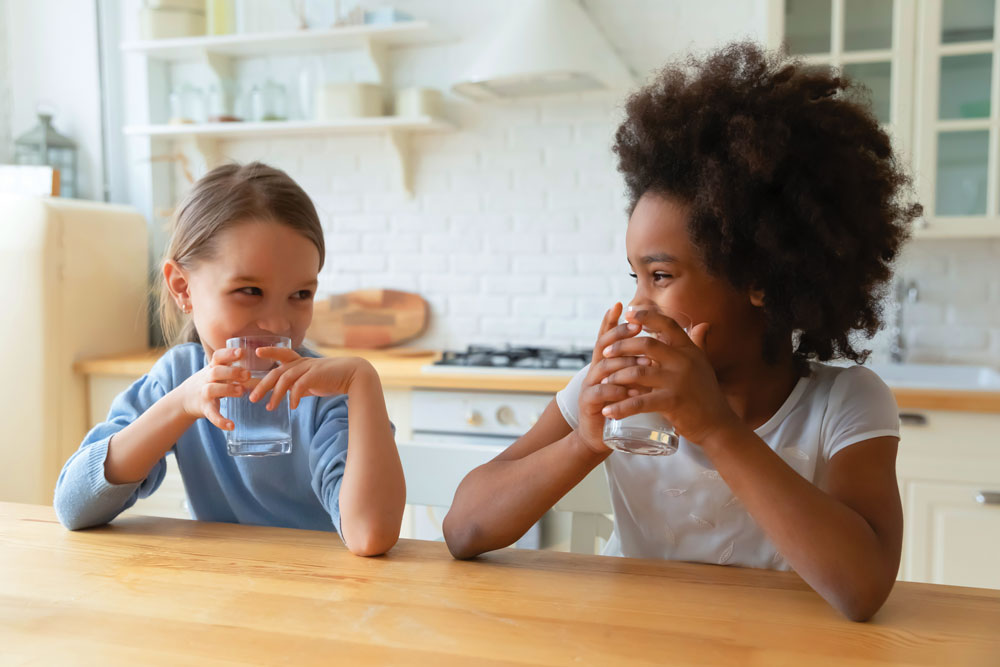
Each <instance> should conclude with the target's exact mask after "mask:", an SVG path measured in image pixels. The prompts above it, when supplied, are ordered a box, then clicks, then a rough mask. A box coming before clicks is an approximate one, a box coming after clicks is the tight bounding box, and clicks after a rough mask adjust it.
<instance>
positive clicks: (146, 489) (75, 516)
mask: <svg viewBox="0 0 1000 667" xmlns="http://www.w3.org/2000/svg"><path fill="white" fill-rule="evenodd" d="M152 374H153V373H152V372H151V374H150V375H144V376H143V377H141V378H140V379H138V380H136V382H135V383H134V384H132V386H131V387H129V388H128V389H127V390H126V391H125V392H123V393H121V394H119V395H118V396H117V397H116V398H115V400H114V402H113V403H112V404H111V410H110V412H109V413H108V418H107V420H106V421H104V422H103V423H101V424H98V425H97V426H95V427H94V428H93V429H92V430H91V431H90V433H88V434H87V436H86V437H85V438H84V439H83V443H82V444H81V445H80V449H78V450H77V451H76V453H74V454H73V456H71V457H70V458H69V460H68V461H66V465H64V466H63V469H62V472H61V473H60V474H59V480H58V481H57V482H56V490H55V498H54V499H53V503H52V504H53V505H54V506H55V510H56V516H58V517H59V521H60V522H62V524H63V525H64V526H65V527H66V528H69V529H70V530H77V529H79V528H89V527H91V526H97V525H100V524H104V523H107V522H109V521H111V520H112V519H114V518H115V517H116V516H118V515H119V514H121V513H122V512H124V511H125V510H127V509H128V508H129V507H131V506H132V505H134V504H135V501H136V500H138V499H139V498H146V497H147V496H149V495H150V494H152V493H153V492H154V491H155V490H156V489H157V487H159V486H160V483H161V482H162V481H163V477H164V475H165V474H166V471H167V465H166V462H165V461H164V460H163V459H160V460H159V461H158V462H157V463H156V465H155V466H153V469H152V470H150V471H149V475H147V476H146V479H144V480H142V481H141V482H134V483H131V484H111V483H110V482H108V480H107V479H106V478H105V477H104V460H105V458H106V457H107V455H108V443H109V442H110V441H111V438H112V436H114V434H116V433H118V431H120V430H122V429H123V428H125V427H126V426H128V425H129V424H131V423H132V422H134V421H135V420H136V419H137V418H138V417H139V415H141V414H142V413H143V412H145V411H146V409H148V408H149V407H150V406H151V405H153V403H155V402H156V401H158V400H160V399H161V398H163V396H165V395H166V393H167V392H166V390H165V389H164V387H163V385H162V384H161V383H160V382H159V381H157V380H156V379H154V378H153V377H152Z"/></svg>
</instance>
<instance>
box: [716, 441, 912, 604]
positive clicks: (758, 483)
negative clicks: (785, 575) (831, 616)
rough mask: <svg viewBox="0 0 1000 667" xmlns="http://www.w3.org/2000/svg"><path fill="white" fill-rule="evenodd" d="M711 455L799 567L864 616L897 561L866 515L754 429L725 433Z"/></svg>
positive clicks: (820, 588)
mask: <svg viewBox="0 0 1000 667" xmlns="http://www.w3.org/2000/svg"><path fill="white" fill-rule="evenodd" d="M704 449H705V452H706V454H707V455H708V456H709V458H710V459H711V460H712V462H713V464H714V465H715V467H716V469H717V470H718V471H719V473H720V474H721V475H722V477H723V478H724V479H725V481H726V482H727V483H728V484H729V487H730V489H731V490H732V491H733V493H734V494H735V495H736V496H737V497H738V498H739V499H740V500H741V501H742V502H743V504H744V506H745V507H746V509H747V511H748V512H749V513H750V514H751V516H753V518H754V520H755V521H756V522H757V523H758V524H759V525H760V526H761V528H762V529H763V530H764V532H765V533H767V535H768V537H770V539H771V541H772V542H774V544H775V546H776V547H777V548H778V551H779V552H780V553H781V554H782V555H783V556H784V557H785V559H786V560H787V561H788V563H789V564H790V565H791V566H792V567H793V568H794V569H795V571H796V572H797V573H798V574H799V575H800V576H801V577H802V578H803V579H805V580H806V582H807V583H809V585H810V586H812V587H813V588H814V589H815V590H816V591H817V592H818V593H820V595H822V596H823V597H824V598H826V599H827V601H829V602H830V603H831V604H832V605H833V606H835V607H837V608H838V609H840V610H841V611H842V612H843V613H844V614H845V615H846V616H848V617H850V618H855V619H857V620H862V619H863V618H866V617H867V616H870V614H871V613H874V611H876V610H877V609H878V607H879V606H880V605H881V602H882V601H883V600H884V599H885V596H886V595H888V592H889V590H890V589H891V587H892V583H893V581H894V580H895V575H896V568H898V562H899V561H898V553H897V554H891V553H889V551H890V550H889V549H887V548H886V546H885V544H884V542H883V541H882V540H880V537H879V535H878V534H877V533H876V531H875V530H874V528H873V527H872V525H871V524H869V522H868V521H867V520H866V519H865V517H863V516H862V515H861V514H859V513H858V512H856V511H855V510H853V509H852V508H850V507H848V506H847V505H845V504H844V503H842V502H840V501H839V500H838V499H836V498H834V497H833V496H831V495H829V494H828V493H826V492H824V491H823V490H821V489H820V488H819V487H817V486H815V485H814V484H812V483H811V482H809V481H808V480H806V479H805V478H803V477H802V476H801V475H799V474H798V473H797V472H796V471H795V470H793V469H792V468H791V467H789V466H788V464H786V463H785V462H784V461H783V460H782V459H781V457H779V456H778V455H777V454H776V453H775V452H774V451H773V450H772V449H771V448H770V447H768V446H767V444H766V443H765V442H764V441H763V440H761V439H760V437H759V436H757V435H756V434H755V433H753V432H752V431H750V430H749V429H744V430H734V431H730V432H728V433H724V434H720V435H719V436H718V437H716V438H714V439H713V441H712V442H708V443H705V444H704Z"/></svg>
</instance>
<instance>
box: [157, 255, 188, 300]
mask: <svg viewBox="0 0 1000 667" xmlns="http://www.w3.org/2000/svg"><path fill="white" fill-rule="evenodd" d="M163 280H164V281H165V282H166V283H167V289H168V290H170V294H171V296H173V297H174V301H176V302H177V305H178V306H180V308H181V310H186V309H187V308H189V307H190V306H189V303H190V300H191V296H190V295H189V294H188V277H187V271H185V270H184V269H183V268H181V265H180V264H178V263H177V262H175V261H174V260H172V259H168V260H167V261H165V262H163Z"/></svg>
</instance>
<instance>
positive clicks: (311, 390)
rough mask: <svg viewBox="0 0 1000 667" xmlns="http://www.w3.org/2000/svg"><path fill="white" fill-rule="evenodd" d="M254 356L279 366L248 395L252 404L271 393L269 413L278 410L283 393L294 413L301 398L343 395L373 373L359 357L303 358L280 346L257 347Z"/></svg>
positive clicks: (268, 403) (293, 351)
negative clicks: (354, 382)
mask: <svg viewBox="0 0 1000 667" xmlns="http://www.w3.org/2000/svg"><path fill="white" fill-rule="evenodd" d="M257 356H258V357H260V358H261V359H271V360H274V361H277V362H280V364H281V365H280V366H278V367H277V368H275V369H273V370H272V371H270V372H269V373H268V374H267V375H265V376H264V377H263V378H262V379H261V380H260V382H258V383H257V385H256V386H255V387H253V389H252V391H251V392H250V400H251V401H252V402H255V403H256V402H257V401H259V400H261V399H262V398H264V396H265V395H267V393H268V392H271V394H270V396H269V397H268V402H267V409H268V410H273V409H274V408H275V407H277V406H278V405H279V404H280V403H281V401H282V399H283V398H284V397H285V394H288V400H289V405H290V407H291V409H292V410H294V409H296V408H297V407H298V406H299V401H300V400H301V399H302V398H303V397H304V396H335V395H338V394H346V393H348V390H349V389H350V387H351V384H352V383H353V381H354V379H355V378H356V377H357V376H358V375H359V374H362V373H368V372H370V373H371V374H375V369H374V368H373V367H372V365H371V364H370V363H368V362H367V361H365V360H364V359H361V358H359V357H332V358H313V357H303V356H300V355H299V354H298V353H297V352H295V350H292V349H289V348H282V347H261V348H257Z"/></svg>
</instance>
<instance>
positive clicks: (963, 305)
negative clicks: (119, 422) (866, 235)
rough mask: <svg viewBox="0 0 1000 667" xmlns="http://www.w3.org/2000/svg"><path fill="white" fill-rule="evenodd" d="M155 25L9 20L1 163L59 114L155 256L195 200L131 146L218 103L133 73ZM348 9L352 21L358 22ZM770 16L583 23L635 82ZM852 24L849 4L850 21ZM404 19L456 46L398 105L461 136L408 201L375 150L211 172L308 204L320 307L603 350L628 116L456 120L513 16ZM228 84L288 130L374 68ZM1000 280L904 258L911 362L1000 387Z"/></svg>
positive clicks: (590, 6)
mask: <svg viewBox="0 0 1000 667" xmlns="http://www.w3.org/2000/svg"><path fill="white" fill-rule="evenodd" d="M799 1H800V2H802V0H799ZM789 2H790V3H791V2H793V0H789ZM142 4H143V3H142V2H140V1H139V0H104V1H102V2H99V3H97V6H96V7H95V3H94V2H76V1H73V0H33V1H31V2H29V1H27V0H0V18H2V19H3V20H2V21H0V42H2V48H0V163H2V162H9V161H10V160H9V157H10V155H11V153H12V146H11V144H12V141H13V139H14V138H15V137H17V136H18V135H20V134H22V133H24V132H25V131H27V130H28V129H29V128H30V127H31V126H33V125H34V123H35V111H36V107H37V105H38V104H40V103H46V104H48V105H50V106H51V107H52V108H53V110H54V111H55V125H56V128H57V129H59V130H60V131H61V132H63V133H64V134H67V135H69V136H71V137H72V138H73V139H74V140H75V141H76V142H77V144H78V147H79V178H78V186H79V188H80V192H81V194H82V196H83V197H85V198H90V199H104V198H105V197H107V198H108V199H110V200H111V201H119V202H123V203H131V204H133V205H136V206H138V207H139V208H140V210H143V211H144V212H146V213H147V215H148V217H150V218H152V219H153V223H152V233H153V238H154V243H155V244H157V245H159V244H161V243H162V238H163V234H162V226H163V224H164V222H165V219H166V216H165V214H166V213H167V210H168V208H169V202H170V201H176V199H177V198H179V197H180V196H182V195H183V192H184V190H185V188H186V186H187V180H186V177H185V176H184V174H183V169H182V168H181V167H182V165H181V164H180V163H178V162H172V163H169V164H168V163H162V162H153V163H151V162H150V160H149V158H150V157H151V156H155V157H162V156H164V155H174V154H176V153H178V152H182V151H183V150H185V147H186V146H185V144H184V143H183V142H176V145H175V143H174V142H170V141H163V140H156V141H150V140H149V139H148V138H146V137H138V138H125V137H124V136H123V135H122V133H121V128H122V126H124V125H143V124H150V123H158V124H162V123H165V122H166V121H167V120H168V118H169V116H170V108H169V106H168V104H169V92H170V91H177V90H179V89H180V88H181V87H183V86H184V85H185V84H186V85H189V86H193V87H196V88H200V89H201V90H202V91H203V92H207V91H208V90H209V89H210V87H211V85H212V81H213V79H212V72H211V70H210V69H209V68H208V67H207V66H206V65H204V64H200V63H178V64H168V65H166V66H162V67H156V66H147V65H146V63H145V59H144V58H143V56H142V55H139V54H134V53H124V54H123V53H122V52H121V50H120V49H119V48H118V46H119V42H127V41H132V40H136V39H138V38H139V36H140V35H139V31H140V27H139V17H140V9H141V7H142ZM238 4H239V6H240V7H241V8H242V10H243V11H242V13H241V16H240V19H239V21H240V24H241V27H242V28H244V29H247V30H254V29H257V30H260V29H264V28H267V29H270V30H281V29H289V30H293V29H295V28H296V27H297V21H298V19H297V17H296V15H295V12H294V11H293V9H294V7H295V4H296V3H292V2H281V1H279V0H274V1H273V2H267V1H265V0H258V1H257V2H243V3H238ZM332 4H333V3H322V2H311V3H305V6H306V7H307V8H308V9H309V10H310V11H312V15H311V19H312V20H323V16H322V13H323V12H324V11H329V7H330V6H332ZM341 4H342V7H341V9H342V11H345V12H346V11H348V10H349V9H351V8H352V6H353V5H354V4H355V3H351V2H343V3H341ZM774 4H775V3H773V2H771V1H769V0H746V1H738V2H734V1H731V0H730V1H727V0H702V1H700V2H697V3H692V2H680V1H677V2H672V1H664V0H585V1H584V2H583V6H584V8H585V9H586V10H587V12H588V13H589V15H590V17H591V19H592V20H593V22H594V24H595V25H596V26H597V27H598V29H599V30H600V31H601V32H602V33H603V35H604V36H605V37H606V38H607V41H608V42H609V44H610V46H611V48H612V49H613V51H614V52H615V53H616V54H617V55H618V57H619V58H620V59H621V61H622V62H623V63H624V65H625V66H626V67H627V68H628V69H629V70H630V71H631V73H632V74H633V76H634V78H635V80H636V82H641V81H643V80H645V79H646V78H647V77H648V76H649V75H650V74H651V72H653V71H655V69H656V68H657V67H658V66H660V65H662V64H663V63H665V62H666V61H668V60H670V59H673V58H676V57H679V56H682V55H683V54H685V53H687V52H688V51H690V50H694V51H698V52H703V51H704V50H706V49H708V48H711V47H714V46H717V45H719V44H722V43H724V42H727V41H730V40H733V39H738V38H750V39H755V40H758V41H762V42H766V41H767V40H768V31H769V30H772V29H773V28H772V22H773V21H771V22H769V11H773V7H774ZM806 4H807V5H808V4H809V3H808V2H806ZM889 4H890V5H891V4H892V3H891V2H889ZM897 4H900V3H897ZM959 4H961V3H959ZM967 4H970V5H976V4H979V5H983V4H985V5H989V6H991V7H992V2H987V3H967ZM778 6H779V7H780V4H779V5H778ZM851 6H852V3H851V2H850V1H848V2H847V7H848V10H849V11H850V8H851ZM393 7H395V8H396V9H398V10H401V11H403V12H405V13H407V14H409V15H411V16H413V17H414V18H417V19H421V20H425V21H427V22H428V23H429V24H430V25H432V26H433V27H434V29H435V31H438V32H439V33H440V35H441V38H440V40H437V41H434V40H432V41H430V42H429V43H426V44H420V45H416V46H412V47H404V48H395V49H393V50H391V51H390V52H389V55H388V60H389V66H388V76H387V80H386V81H385V88H386V90H388V91H393V90H398V89H402V88H405V87H408V86H414V85H416V86H424V87H430V88H436V89H439V90H441V91H443V92H444V112H443V115H444V117H445V118H446V119H447V120H448V121H450V123H451V124H452V125H453V129H448V130H445V131H440V132H428V133H414V134H413V135H412V136H411V139H410V150H409V152H408V156H409V160H410V164H411V168H412V171H411V179H412V190H413V196H412V197H409V196H407V195H406V194H405V193H404V192H401V190H400V188H399V187H398V185H397V184H396V182H395V180H396V175H395V172H394V169H395V167H394V163H393V160H394V157H393V155H392V153H391V151H389V150H387V148H386V141H387V139H386V137H385V136H384V134H382V133H358V134H317V135H312V136H309V135H303V136H272V137H267V138H255V137H233V138H232V139H226V140H223V141H221V142H220V143H219V144H218V148H217V150H218V152H219V153H220V154H221V155H223V156H225V157H231V158H233V159H237V160H243V161H245V160H253V159H259V160H263V161H265V162H268V163H271V164H274V165H276V166H278V167H281V168H283V169H285V170H287V171H288V172H289V173H290V174H291V175H292V176H293V177H294V178H295V179H296V180H298V181H299V182H300V183H301V184H302V185H303V186H304V187H305V189H306V190H307V192H308V193H309V194H310V195H311V196H312V197H313V199H314V201H315V202H316V204H317V207H318V208H319V210H320V212H321V215H322V218H323V222H324V225H325V228H326V233H327V243H328V253H329V256H328V261H327V264H326V266H325V268H324V270H323V274H322V277H321V280H322V282H321V291H324V292H342V291H348V290H352V289H356V288H360V287H393V288H399V289H405V290H409V291H416V292H419V293H421V294H422V295H423V296H424V297H425V298H426V299H427V300H428V301H429V303H430V304H431V308H432V317H431V327H430V329H429V330H428V332H427V334H426V335H425V336H424V337H423V338H421V339H420V340H418V341H415V344H416V345H420V346H422V347H429V348H435V349H440V348H456V347H462V346H464V345H466V344H469V343H535V344H538V343H542V342H544V343H545V344H551V345H570V344H572V345H579V346H589V345H591V344H592V340H593V335H594V331H595V329H596V326H597V323H598V321H599V318H600V316H601V314H602V313H603V312H604V310H605V309H606V308H607V307H608V305H609V304H610V303H612V302H613V301H614V300H616V299H627V298H628V297H629V296H630V294H631V287H632V285H631V280H630V279H629V278H628V277H627V276H626V271H627V265H626V263H625V258H624V225H625V221H626V217H625V212H624V205H625V202H624V199H623V195H622V187H621V183H620V178H619V176H618V175H617V173H616V170H615V162H614V159H613V156H612V154H611V152H610V150H609V146H610V144H611V141H612V136H613V133H614V129H615V127H616V125H617V122H618V120H619V118H620V114H621V107H622V102H623V99H624V94H623V93H621V92H615V93H610V94H609V93H603V94H590V93H588V94H573V95H569V96H558V97H538V98H528V99H518V100H513V101H504V102H501V103H478V102H474V101H470V100H468V99H465V98H462V97H460V96H457V95H455V94H454V93H452V92H451V86H452V84H454V83H455V82H456V81H458V80H459V79H460V78H461V77H462V76H463V74H465V72H466V71H467V70H468V67H469V65H470V63H471V62H473V61H474V60H475V59H476V57H477V56H479V55H480V54H481V53H482V52H483V50H484V49H485V48H486V47H488V46H489V44H490V42H491V39H492V38H494V37H495V34H496V33H497V32H498V26H502V25H503V24H504V22H505V21H506V20H508V18H509V16H510V14H511V13H512V10H511V9H510V5H509V3H506V2H500V1H499V0H496V1H481V2H454V1H447V0H398V1H397V2H395V3H393ZM789 11H791V9H790V10H789ZM317 17H318V18H317ZM99 50H100V52H101V58H100V59H98V58H97V54H98V52H99ZM234 72H235V76H234V79H235V80H236V81H237V82H238V85H239V87H240V89H241V94H240V95H239V96H237V101H236V103H235V104H234V111H236V112H240V111H243V112H244V113H248V112H249V111H250V109H249V102H248V101H247V96H248V91H249V90H250V88H251V87H252V86H254V85H257V86H258V88H263V87H264V86H266V85H268V82H269V81H270V82H273V84H277V85H278V86H283V88H284V94H283V95H281V94H280V93H279V94H278V95H279V96H280V97H281V98H282V99H283V100H284V105H285V110H284V111H285V113H286V114H287V115H288V117H290V118H293V119H294V118H298V117H301V116H302V112H301V108H302V106H303V104H307V103H309V100H308V99H307V98H306V99H303V98H302V95H301V94H300V90H299V89H300V87H301V86H302V85H303V83H308V84H310V85H313V84H312V82H321V81H372V80H375V79H376V77H377V73H376V72H375V71H374V69H373V68H372V67H371V64H370V62H369V61H367V59H366V58H365V57H364V56H363V54H362V53H359V52H352V51H350V50H342V51H337V52H335V53H329V54H324V55H274V56H267V57H250V58H241V59H238V60H236V61H235V65H234ZM102 86H103V93H102ZM274 89H275V90H277V88H276V87H274ZM147 90H158V91H160V92H159V98H160V103H161V105H160V106H159V107H155V106H150V104H151V103H150V102H149V100H154V99H155V97H156V96H155V95H154V94H147V92H146V91H147ZM995 94H996V93H995V91H994V92H993V95H994V97H995ZM389 96H390V97H391V94H390V95H389ZM116 102H117V104H116ZM102 104H103V105H104V116H103V118H102ZM241 106H242V109H241ZM907 143H908V142H907ZM105 151H106V154H107V155H108V156H110V157H108V158H107V160H106V161H105V159H103V158H102V153H104V152H105ZM188 155H189V157H188V159H189V160H190V165H189V166H188V168H189V169H190V170H191V171H192V172H193V175H194V176H195V177H197V175H199V172H200V171H201V170H203V169H204V163H203V162H199V159H198V155H197V153H196V152H193V151H190V150H189V151H188ZM151 165H152V166H151ZM143 172H145V174H146V176H140V175H137V174H143ZM993 173H994V175H995V171H994V172H993ZM157 192H158V193H159V194H157ZM164 192H166V193H168V194H166V195H164V194H163V193H164ZM998 266H1000V240H997V239H996V238H995V237H994V238H992V239H991V238H973V239H953V238H938V237H935V238H922V239H918V240H915V241H913V242H912V243H911V244H910V246H909V249H908V251H907V254H906V257H905V258H904V260H903V261H902V262H901V264H900V270H899V273H900V275H901V276H902V277H904V278H905V279H906V280H912V281H914V282H915V285H916V287H917V290H916V292H915V293H914V292H910V296H912V297H913V298H912V302H908V303H906V304H905V308H904V311H903V316H904V317H903V321H904V332H903V334H904V341H905V343H906V348H907V349H906V352H907V355H908V359H909V360H911V361H934V362H938V361H947V362H960V363H971V364H983V365H992V366H998V365H1000V270H998V268H997V267H998ZM891 343H892V336H891V335H889V334H884V335H881V336H879V338H878V339H877V340H876V341H875V356H876V359H882V360H885V359H887V358H888V355H889V349H890V346H891Z"/></svg>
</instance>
